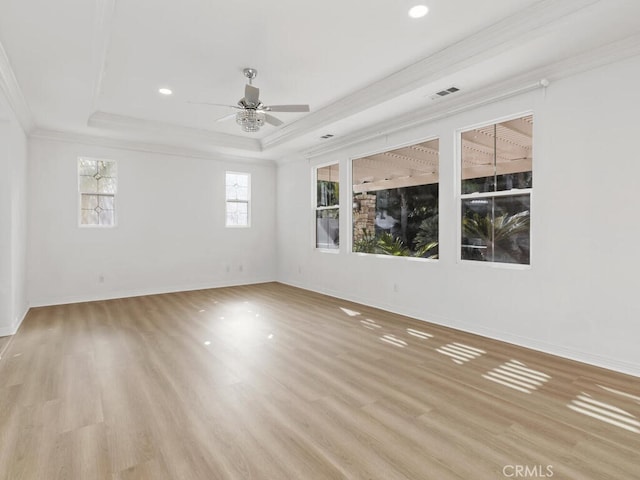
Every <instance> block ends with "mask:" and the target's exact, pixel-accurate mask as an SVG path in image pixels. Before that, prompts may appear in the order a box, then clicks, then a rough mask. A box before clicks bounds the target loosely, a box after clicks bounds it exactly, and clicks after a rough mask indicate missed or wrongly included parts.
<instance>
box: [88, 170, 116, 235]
mask: <svg viewBox="0 0 640 480" xmlns="http://www.w3.org/2000/svg"><path fill="white" fill-rule="evenodd" d="M117 189H118V178H117V170H116V162H114V161H109V160H95V159H90V158H79V159H78V192H79V194H80V220H79V222H80V225H81V226H92V227H113V226H115V224H116V207H115V202H116V192H117Z"/></svg>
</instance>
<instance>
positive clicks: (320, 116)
mask: <svg viewBox="0 0 640 480" xmlns="http://www.w3.org/2000/svg"><path fill="white" fill-rule="evenodd" d="M416 3H425V4H427V5H428V6H429V8H430V13H429V15H427V16H426V17H425V18H423V19H411V18H409V17H408V16H407V10H408V8H409V7H410V6H412V5H414V4H416ZM638 18H640V2H639V1H637V0H542V1H536V0H484V1H482V0H423V2H419V1H418V0H416V1H407V0H399V1H389V0H349V1H338V0H324V1H323V2H304V1H300V0H279V1H278V2H265V1H256V0H233V1H228V0H227V1H221V0H181V1H172V0H136V1H124V0H94V1H89V0H56V1H51V0H2V1H0V45H1V46H2V47H3V49H4V54H6V59H8V63H7V62H4V63H3V62H2V61H0V88H3V89H4V90H5V93H6V94H7V95H8V96H10V97H11V99H12V104H13V106H14V108H15V107H16V106H17V107H19V108H20V109H21V110H22V112H21V116H22V118H28V119H29V120H28V122H27V123H31V124H32V125H33V130H32V131H33V133H34V134H36V135H54V134H55V135H60V134H64V135H74V136H75V138H80V137H78V136H79V135H80V136H83V137H82V138H88V137H86V136H93V137H107V138H110V139H119V140H125V141H136V142H145V144H156V145H162V146H166V147H174V148H178V149H183V150H185V151H186V150H191V151H194V152H223V153H227V154H234V155H241V156H245V157H262V158H278V157H281V156H283V155H286V154H288V153H290V152H292V151H308V150H309V149H311V150H313V149H318V148H324V146H325V145H327V144H331V143H340V142H343V141H344V139H345V138H349V137H350V136H351V137H353V136H356V135H358V133H359V132H364V131H367V129H368V128H369V129H371V128H374V129H379V128H384V125H386V124H392V123H393V122H395V123H398V121H399V120H397V119H409V120H412V119H418V118H422V117H428V116H429V115H430V114H431V113H432V112H434V113H435V112H441V113H442V112H444V113H446V111H447V109H448V108H451V109H453V108H454V107H455V108H461V106H463V105H464V104H465V102H469V101H470V100H471V99H477V98H480V96H482V95H484V94H488V93H490V92H492V93H493V94H494V95H495V92H494V91H495V89H496V88H498V91H499V88H507V85H511V88H515V87H517V86H518V84H520V86H524V85H526V84H527V82H528V83H531V81H538V80H540V78H542V75H543V74H544V76H545V77H547V78H550V79H551V80H553V79H554V78H559V77H560V76H562V75H566V74H570V73H571V72H572V69H574V70H575V69H576V60H575V59H576V58H578V59H579V60H580V62H582V63H584V64H585V65H588V64H589V62H591V63H595V64H598V62H600V63H602V62H605V61H607V57H609V56H610V54H611V52H612V51H613V52H619V51H621V48H617V46H618V45H622V46H623V47H624V50H625V51H627V52H630V53H629V54H632V53H634V52H635V51H636V46H637V45H638V44H640V41H638V38H640V37H639V36H638V35H640V21H639V20H638ZM1 50H2V49H0V53H3V52H2V51H1ZM638 53H640V51H638ZM598 55H600V56H601V57H602V58H600V59H597V58H595V57H597V56H598ZM0 57H4V55H0ZM6 59H5V60H6ZM0 60H2V58H0ZM587 60H588V61H587ZM244 67H253V68H256V69H258V72H259V73H258V77H257V78H256V80H255V81H254V85H255V86H257V87H259V88H260V97H261V99H262V100H263V101H264V102H265V103H266V104H287V103H308V104H309V105H310V106H311V112H310V113H278V114H277V116H278V117H279V118H280V119H281V120H283V121H284V122H285V123H284V125H282V126H280V127H273V126H265V127H264V128H263V129H262V130H261V131H260V132H258V133H244V132H242V131H241V130H240V127H239V126H238V125H236V124H235V122H234V121H233V120H229V121H226V122H216V120H217V119H218V118H220V117H223V116H225V115H227V114H229V113H232V112H233V110H232V109H229V108H225V107H215V106H204V105H194V104H191V103H188V102H189V101H203V102H215V103H223V104H229V105H234V104H235V103H236V102H237V101H238V100H239V99H240V98H241V97H242V96H243V89H244V84H245V80H246V79H245V78H244V77H243V75H242V69H243V68H244ZM14 77H15V80H16V81H17V82H16V83H17V85H12V79H13V78H14ZM451 85H455V86H457V87H459V88H460V89H461V91H460V92H458V93H456V94H455V95H452V96H451V97H444V98H439V99H437V100H432V94H433V93H434V92H436V91H438V90H441V89H443V88H447V87H449V86H451ZM161 86H168V87H170V88H172V89H173V91H174V92H175V93H174V95H172V96H170V97H164V96H162V95H160V94H158V92H157V89H158V88H159V87H161ZM492 89H493V90H492ZM22 99H24V101H22ZM394 118H395V119H396V120H392V119H394ZM23 123H25V122H23ZM399 124H401V121H400V123H399ZM381 125H382V127H381ZM325 133H332V134H334V135H335V137H333V138H332V139H330V140H321V139H320V138H319V137H320V136H321V135H323V134H325Z"/></svg>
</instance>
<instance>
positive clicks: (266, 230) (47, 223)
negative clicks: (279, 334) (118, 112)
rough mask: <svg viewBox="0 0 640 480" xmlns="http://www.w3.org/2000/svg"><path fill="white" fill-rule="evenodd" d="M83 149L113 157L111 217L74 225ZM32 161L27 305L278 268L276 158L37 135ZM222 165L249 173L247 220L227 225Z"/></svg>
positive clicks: (185, 285)
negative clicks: (192, 153)
mask: <svg viewBox="0 0 640 480" xmlns="http://www.w3.org/2000/svg"><path fill="white" fill-rule="evenodd" d="M80 156H87V157H92V158H103V159H110V160H116V161H117V163H118V193H117V197H116V202H117V204H116V205H117V206H116V209H117V211H116V216H117V227H115V228H87V227H82V228H80V227H78V188H77V159H78V157H80ZM30 162H31V164H30V167H31V168H30V172H31V173H30V188H31V197H30V201H31V209H30V226H29V227H30V243H29V282H28V285H29V299H30V302H31V304H32V305H50V304H56V303H66V302H74V301H83V300H94V299H103V298H114V297H125V296H132V295H138V294H146V293H160V292H169V291H179V290H189V289H198V288H209V287H217V286H226V285H236V284H242V283H255V282H264V281H272V280H274V278H275V275H276V260H275V187H276V185H275V177H276V169H275V166H274V164H273V163H270V162H264V161H263V162H259V163H257V162H239V161H235V162H231V161H225V160H224V158H220V159H197V158H182V157H176V156H169V155H163V154H157V153H147V152H138V151H132V150H126V149H113V148H105V147H100V146H95V145H84V144H78V143H67V142H60V141H52V140H47V139H40V138H33V139H32V140H31V144H30ZM226 170H233V171H243V172H249V173H251V175H252V178H251V181H252V206H251V209H252V211H251V213H252V221H251V228H248V229H243V228H225V226H224V223H225V215H224V175H225V171H226ZM227 269H228V271H227Z"/></svg>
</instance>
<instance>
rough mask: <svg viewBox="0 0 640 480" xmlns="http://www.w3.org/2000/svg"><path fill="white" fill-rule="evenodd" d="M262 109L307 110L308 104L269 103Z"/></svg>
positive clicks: (281, 110)
mask: <svg viewBox="0 0 640 480" xmlns="http://www.w3.org/2000/svg"><path fill="white" fill-rule="evenodd" d="M263 110H266V111H267V112H308V111H309V105H269V106H266V107H264V108H263Z"/></svg>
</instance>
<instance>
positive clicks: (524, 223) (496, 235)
mask: <svg viewBox="0 0 640 480" xmlns="http://www.w3.org/2000/svg"><path fill="white" fill-rule="evenodd" d="M532 163H533V116H532V115H527V116H525V117H521V118H516V119H513V120H508V121H505V122H501V123H496V124H492V125H487V126H484V127H480V128H474V129H472V130H468V131H465V132H462V134H461V196H460V200H461V227H462V238H461V258H462V260H475V261H481V262H500V263H515V264H525V265H528V264H529V263H530V253H529V244H530V217H531V215H530V212H531V192H532V188H533V170H532Z"/></svg>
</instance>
